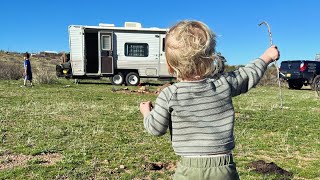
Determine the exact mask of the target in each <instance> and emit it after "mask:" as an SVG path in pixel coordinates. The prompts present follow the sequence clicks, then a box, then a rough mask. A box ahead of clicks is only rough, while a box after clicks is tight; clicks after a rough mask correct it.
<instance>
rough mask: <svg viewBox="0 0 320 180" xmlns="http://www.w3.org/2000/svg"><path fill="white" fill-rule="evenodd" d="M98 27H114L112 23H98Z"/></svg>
mask: <svg viewBox="0 0 320 180" xmlns="http://www.w3.org/2000/svg"><path fill="white" fill-rule="evenodd" d="M99 26H100V27H114V24H105V23H99Z"/></svg>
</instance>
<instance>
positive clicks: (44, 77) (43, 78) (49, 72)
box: [33, 63, 57, 84]
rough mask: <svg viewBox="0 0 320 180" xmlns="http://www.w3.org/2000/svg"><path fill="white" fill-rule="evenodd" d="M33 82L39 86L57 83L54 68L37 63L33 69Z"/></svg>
mask: <svg viewBox="0 0 320 180" xmlns="http://www.w3.org/2000/svg"><path fill="white" fill-rule="evenodd" d="M33 74H34V81H35V82H37V83H39V84H52V83H56V82H57V77H56V75H55V68H54V67H53V66H49V65H48V63H37V64H36V65H35V68H33Z"/></svg>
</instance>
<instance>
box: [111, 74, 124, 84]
mask: <svg viewBox="0 0 320 180" xmlns="http://www.w3.org/2000/svg"><path fill="white" fill-rule="evenodd" d="M110 81H111V83H112V84H113V85H117V86H120V85H122V84H123V82H124V76H123V74H122V73H121V72H119V73H117V74H115V75H114V76H112V77H110Z"/></svg>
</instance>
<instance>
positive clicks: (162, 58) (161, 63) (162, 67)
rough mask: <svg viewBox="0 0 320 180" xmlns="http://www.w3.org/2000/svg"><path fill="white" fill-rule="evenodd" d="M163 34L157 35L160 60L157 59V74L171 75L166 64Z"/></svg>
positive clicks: (164, 36)
mask: <svg viewBox="0 0 320 180" xmlns="http://www.w3.org/2000/svg"><path fill="white" fill-rule="evenodd" d="M165 38H166V35H165V34H160V35H159V40H160V41H159V43H160V48H159V50H160V52H159V56H160V61H159V76H171V75H170V74H169V72H168V68H167V64H166V56H165Z"/></svg>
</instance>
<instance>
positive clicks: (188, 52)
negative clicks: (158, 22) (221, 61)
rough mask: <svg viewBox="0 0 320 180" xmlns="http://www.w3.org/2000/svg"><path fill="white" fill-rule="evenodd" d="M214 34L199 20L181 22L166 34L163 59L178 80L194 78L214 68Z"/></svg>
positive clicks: (209, 72)
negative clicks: (164, 58) (164, 56)
mask: <svg viewBox="0 0 320 180" xmlns="http://www.w3.org/2000/svg"><path fill="white" fill-rule="evenodd" d="M215 46H216V36H215V34H214V33H213V32H212V31H211V30H210V29H209V27H208V26H207V25H205V24H204V23H202V22H200V21H187V20H185V21H181V22H179V23H177V24H176V25H174V26H173V27H172V28H170V30H169V31H168V33H167V35H166V44H165V52H166V60H167V64H168V66H169V68H172V69H173V70H174V74H175V75H176V76H177V78H178V80H196V79H197V78H204V77H206V76H208V75H211V74H212V73H213V72H214V70H215V65H214V60H215V59H216V57H215V55H214V53H215Z"/></svg>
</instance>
